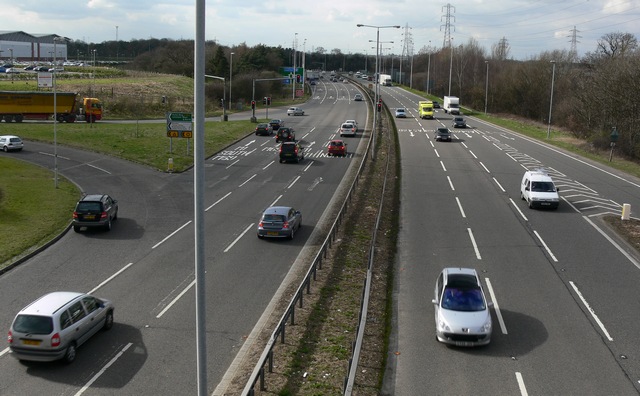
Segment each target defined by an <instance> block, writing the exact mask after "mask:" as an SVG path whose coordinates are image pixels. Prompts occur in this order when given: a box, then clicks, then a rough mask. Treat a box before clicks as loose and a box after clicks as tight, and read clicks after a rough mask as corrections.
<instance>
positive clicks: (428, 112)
mask: <svg viewBox="0 0 640 396" xmlns="http://www.w3.org/2000/svg"><path fill="white" fill-rule="evenodd" d="M418 115H419V116H420V118H422V119H425V118H429V119H433V102H431V101H430V100H421V101H419V102H418Z"/></svg>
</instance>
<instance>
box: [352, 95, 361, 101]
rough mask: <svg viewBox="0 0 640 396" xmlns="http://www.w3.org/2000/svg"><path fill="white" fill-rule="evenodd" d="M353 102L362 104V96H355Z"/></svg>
mask: <svg viewBox="0 0 640 396" xmlns="http://www.w3.org/2000/svg"><path fill="white" fill-rule="evenodd" d="M353 100H355V101H356V102H362V100H363V98H362V94H359V93H357V94H355V95H354V96H353Z"/></svg>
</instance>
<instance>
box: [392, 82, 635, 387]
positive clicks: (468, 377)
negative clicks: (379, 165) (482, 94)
mask: <svg viewBox="0 0 640 396" xmlns="http://www.w3.org/2000/svg"><path fill="white" fill-rule="evenodd" d="M382 96H383V98H384V101H385V103H386V104H387V106H389V107H390V108H391V109H392V112H393V109H394V108H396V107H406V108H407V109H408V118H407V119H396V123H397V127H398V131H399V132H398V133H399V135H400V136H399V139H400V146H401V157H402V192H401V219H402V220H401V221H402V223H401V230H400V234H399V246H398V256H397V263H396V271H397V272H396V287H395V292H394V335H393V340H392V344H391V348H390V350H389V354H388V356H389V364H388V369H387V373H386V375H385V384H384V392H383V394H389V395H390V394H394V395H398V396H404V395H440V394H451V395H469V394H474V395H502V394H508V395H517V394H520V395H527V394H529V395H637V394H638V393H639V391H640V355H639V354H638V350H639V349H638V342H637V340H638V334H640V320H639V319H638V312H640V297H639V296H640V292H639V291H638V290H639V286H640V264H639V261H638V257H637V256H636V255H635V252H633V251H632V250H631V249H629V248H627V247H626V246H625V245H624V244H623V243H621V242H619V241H617V240H616V239H615V238H612V237H611V236H610V234H609V233H608V232H607V228H606V226H604V225H603V222H602V221H601V219H602V217H603V216H604V215H606V214H615V215H616V216H620V213H621V206H622V204H624V203H629V204H631V208H632V211H633V210H636V213H637V208H639V207H640V181H639V180H637V179H635V178H632V177H629V176H627V175H624V174H621V173H619V172H617V171H615V170H612V169H609V168H607V167H605V166H602V165H600V164H596V163H592V162H590V161H588V160H584V159H582V158H580V157H578V156H576V155H573V154H568V153H565V152H563V151H561V150H558V149H556V148H553V147H551V146H548V145H546V144H544V142H538V141H534V140H532V139H529V138H527V137H524V136H521V135H518V134H515V133H512V132H510V131H508V130H505V129H502V128H499V127H496V126H493V125H489V124H487V123H484V122H482V121H480V120H478V119H474V118H473V117H467V124H468V128H466V129H457V130H454V129H453V128H452V127H451V115H449V114H445V113H444V111H442V110H439V111H438V112H437V113H436V119H435V120H421V119H419V118H417V110H416V107H417V102H418V100H419V98H418V97H417V96H415V95H413V94H410V93H408V92H406V91H404V90H401V89H399V88H396V87H383V88H382ZM462 99H464V98H462ZM462 101H463V102H464V100H462ZM439 126H446V127H449V128H450V129H451V130H452V132H453V141H452V142H435V140H434V139H433V134H434V131H435V129H436V128H437V127H439ZM540 167H543V168H545V169H546V170H547V171H548V172H549V174H550V175H551V176H552V177H553V178H554V181H555V182H556V184H557V186H558V187H559V188H560V196H561V203H560V207H559V208H558V209H557V210H555V211H545V210H532V209H529V208H528V207H527V205H526V204H525V202H524V201H522V200H521V199H520V190H519V184H520V181H521V178H522V175H523V173H524V172H525V170H527V169H535V168H540ZM450 266H453V267H456V266H461V267H472V268H476V269H477V270H478V272H479V275H480V278H481V281H482V282H483V287H484V288H485V291H486V292H487V298H488V299H489V300H490V301H493V303H494V304H495V306H494V309H492V318H493V336H492V342H491V344H489V345H488V346H486V347H481V348H473V349H471V348H456V347H449V346H445V345H444V344H441V343H439V342H437V341H436V339H435V323H434V308H433V306H432V303H431V300H432V299H433V298H434V286H435V280H436V277H437V276H438V274H439V272H440V271H441V269H442V268H444V267H450Z"/></svg>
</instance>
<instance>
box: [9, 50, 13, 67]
mask: <svg viewBox="0 0 640 396" xmlns="http://www.w3.org/2000/svg"><path fill="white" fill-rule="evenodd" d="M9 52H11V58H10V59H9V62H10V63H13V48H9Z"/></svg>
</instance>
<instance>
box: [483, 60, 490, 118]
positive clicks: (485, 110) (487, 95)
mask: <svg viewBox="0 0 640 396" xmlns="http://www.w3.org/2000/svg"><path fill="white" fill-rule="evenodd" d="M484 64H485V65H487V78H486V80H485V81H486V82H485V84H484V115H487V99H488V98H489V61H484Z"/></svg>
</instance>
